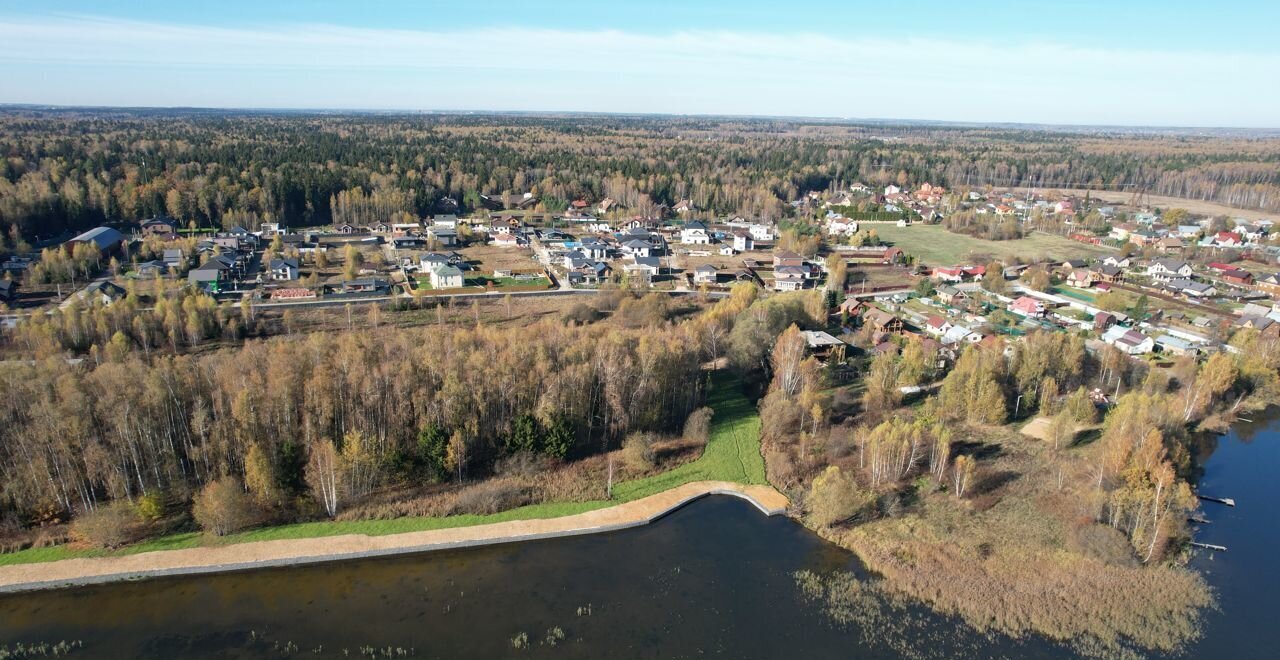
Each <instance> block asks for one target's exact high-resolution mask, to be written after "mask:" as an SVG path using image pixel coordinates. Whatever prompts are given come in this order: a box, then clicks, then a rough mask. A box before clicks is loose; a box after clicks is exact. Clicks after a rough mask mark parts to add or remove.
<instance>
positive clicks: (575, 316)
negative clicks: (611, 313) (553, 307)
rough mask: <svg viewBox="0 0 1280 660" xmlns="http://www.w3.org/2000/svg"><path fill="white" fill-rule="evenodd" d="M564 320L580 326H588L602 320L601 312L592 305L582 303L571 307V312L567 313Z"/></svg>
mask: <svg viewBox="0 0 1280 660" xmlns="http://www.w3.org/2000/svg"><path fill="white" fill-rule="evenodd" d="M564 320H565V321H566V322H568V321H573V322H574V323H578V324H580V325H586V324H588V323H593V322H595V321H598V320H600V312H599V311H598V310H597V309H596V308H594V307H592V306H591V305H588V304H586V303H581V302H580V303H578V304H576V305H574V306H573V307H570V308H569V311H567V312H565V314H564Z"/></svg>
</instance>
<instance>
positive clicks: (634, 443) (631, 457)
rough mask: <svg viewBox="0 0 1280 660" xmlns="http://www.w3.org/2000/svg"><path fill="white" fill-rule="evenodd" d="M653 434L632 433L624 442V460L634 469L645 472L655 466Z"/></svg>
mask: <svg viewBox="0 0 1280 660" xmlns="http://www.w3.org/2000/svg"><path fill="white" fill-rule="evenodd" d="M654 459H655V454H654V451H653V434H651V433H632V434H631V435H629V436H627V439H626V440H625V441H624V442H623V443H622V461H623V462H624V463H626V464H627V467H629V468H631V469H632V470H636V471H640V472H643V471H645V470H649V469H652V468H653V466H654Z"/></svg>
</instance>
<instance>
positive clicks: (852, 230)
mask: <svg viewBox="0 0 1280 660" xmlns="http://www.w3.org/2000/svg"><path fill="white" fill-rule="evenodd" d="M856 233H858V223H856V222H854V221H853V220H850V219H848V218H845V217H843V216H840V217H834V218H831V219H830V220H828V221H827V235H828V236H852V235H854V234H856Z"/></svg>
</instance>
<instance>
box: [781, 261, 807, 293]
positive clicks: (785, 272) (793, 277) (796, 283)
mask: <svg viewBox="0 0 1280 660" xmlns="http://www.w3.org/2000/svg"><path fill="white" fill-rule="evenodd" d="M808 274H809V271H808V269H806V268H804V267H803V266H774V269H773V290H774V291H799V290H801V289H803V288H804V285H805V281H806V280H807V279H808Z"/></svg>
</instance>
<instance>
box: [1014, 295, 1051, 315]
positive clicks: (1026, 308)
mask: <svg viewBox="0 0 1280 660" xmlns="http://www.w3.org/2000/svg"><path fill="white" fill-rule="evenodd" d="M1009 311H1011V312H1013V313H1014V314H1021V315H1022V316H1025V317H1027V318H1037V317H1041V316H1044V313H1045V308H1044V303H1043V302H1041V301H1040V300H1038V299H1036V298H1032V297H1031V296H1022V297H1020V298H1018V299H1017V300H1014V301H1013V302H1012V303H1010V304H1009Z"/></svg>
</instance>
